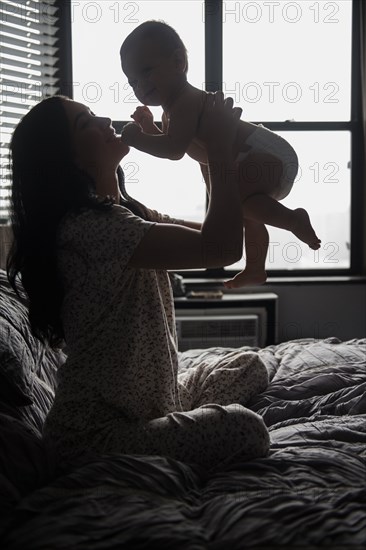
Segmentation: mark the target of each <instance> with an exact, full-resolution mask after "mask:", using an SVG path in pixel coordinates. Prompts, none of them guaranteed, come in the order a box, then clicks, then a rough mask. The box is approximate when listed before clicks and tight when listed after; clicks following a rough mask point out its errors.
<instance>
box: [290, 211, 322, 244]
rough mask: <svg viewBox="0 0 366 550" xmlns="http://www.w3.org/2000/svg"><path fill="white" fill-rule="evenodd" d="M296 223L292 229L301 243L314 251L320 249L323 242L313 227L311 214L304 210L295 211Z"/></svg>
mask: <svg viewBox="0 0 366 550" xmlns="http://www.w3.org/2000/svg"><path fill="white" fill-rule="evenodd" d="M294 215H295V223H294V225H293V227H292V233H293V234H294V235H295V236H296V237H297V238H298V239H300V241H302V242H304V243H306V244H307V245H309V247H310V248H311V249H312V250H318V248H320V243H321V240H320V239H318V237H317V236H316V233H315V231H314V229H313V226H312V225H311V222H310V218H309V214H308V213H307V212H306V210H304V208H296V210H294Z"/></svg>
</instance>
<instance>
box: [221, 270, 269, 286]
mask: <svg viewBox="0 0 366 550" xmlns="http://www.w3.org/2000/svg"><path fill="white" fill-rule="evenodd" d="M266 280H267V274H266V272H265V271H264V270H258V271H254V270H252V269H247V268H245V269H244V270H243V271H241V272H240V273H238V274H237V275H235V277H234V278H233V279H230V280H229V281H225V282H224V287H225V288H240V287H242V286H248V285H263V284H264V283H265V282H266Z"/></svg>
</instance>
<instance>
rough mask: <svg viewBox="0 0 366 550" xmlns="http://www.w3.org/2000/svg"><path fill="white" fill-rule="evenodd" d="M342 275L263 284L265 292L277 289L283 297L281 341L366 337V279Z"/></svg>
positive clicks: (279, 329) (279, 338)
mask: <svg viewBox="0 0 366 550" xmlns="http://www.w3.org/2000/svg"><path fill="white" fill-rule="evenodd" d="M341 279H342V278H339V282H337V280H335V281H334V282H329V283H321V282H319V283H316V282H297V283H291V284H286V283H267V284H266V285H264V286H263V287H261V290H260V291H261V292H274V293H275V294H277V295H278V297H279V299H278V323H279V326H278V341H279V342H283V341H286V340H291V339H296V338H327V337H329V336H336V337H338V338H340V339H341V340H350V339H352V338H363V337H366V280H365V279H363V280H362V279H355V280H353V281H350V280H348V281H346V280H341ZM344 279H346V278H344Z"/></svg>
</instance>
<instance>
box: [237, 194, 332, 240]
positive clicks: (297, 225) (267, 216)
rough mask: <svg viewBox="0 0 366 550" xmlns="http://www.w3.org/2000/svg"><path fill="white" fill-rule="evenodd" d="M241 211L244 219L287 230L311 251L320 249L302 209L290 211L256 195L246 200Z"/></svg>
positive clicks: (277, 203) (262, 196) (275, 202)
mask: <svg viewBox="0 0 366 550" xmlns="http://www.w3.org/2000/svg"><path fill="white" fill-rule="evenodd" d="M243 210H244V216H245V218H246V219H249V220H256V222H257V223H266V224H267V225H272V226H273V227H279V228H280V229H287V230H288V231H291V232H292V233H293V234H294V235H295V236H296V237H297V238H298V239H299V240H300V241H302V242H304V243H306V244H307V245H308V246H309V247H310V248H312V249H313V250H317V249H318V248H319V247H320V242H321V241H320V239H318V237H317V235H316V233H315V231H314V229H313V227H312V225H311V222H310V218H309V214H308V213H307V211H306V210H305V209H304V208H296V209H295V210H291V209H290V208H287V207H286V206H284V205H283V204H281V203H279V202H278V201H276V200H275V199H273V198H272V197H270V196H268V195H260V194H258V195H252V196H251V197H248V198H247V199H246V201H245V202H244V204H243Z"/></svg>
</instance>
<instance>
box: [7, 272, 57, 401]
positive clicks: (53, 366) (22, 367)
mask: <svg viewBox="0 0 366 550" xmlns="http://www.w3.org/2000/svg"><path fill="white" fill-rule="evenodd" d="M65 358H66V356H65V354H64V353H63V352H62V351H61V350H55V351H54V350H52V349H50V348H48V347H47V346H44V345H43V344H42V343H41V342H40V341H39V340H38V339H37V338H35V337H34V336H33V335H32V333H31V330H30V326H29V321H28V311H27V306H26V301H25V299H24V298H23V297H22V298H19V297H18V296H17V295H16V294H15V292H14V290H13V289H12V288H11V287H10V285H9V283H8V281H7V279H6V275H5V273H4V271H1V270H0V401H2V402H4V403H7V404H9V405H14V406H17V407H22V406H26V405H31V404H32V403H33V384H34V378H35V376H38V377H39V378H40V379H41V380H42V381H44V382H46V383H47V384H48V386H50V387H51V388H52V389H53V390H54V389H55V387H56V371H57V368H58V366H59V365H61V364H62V363H63V362H64V361H65Z"/></svg>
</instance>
